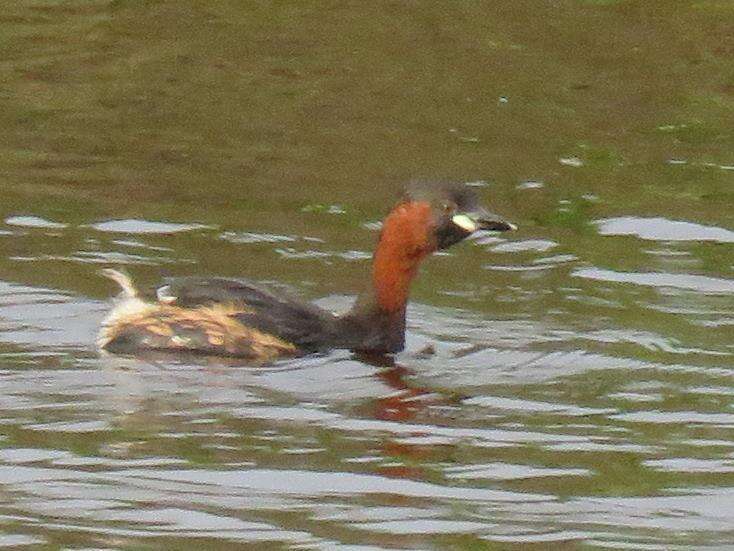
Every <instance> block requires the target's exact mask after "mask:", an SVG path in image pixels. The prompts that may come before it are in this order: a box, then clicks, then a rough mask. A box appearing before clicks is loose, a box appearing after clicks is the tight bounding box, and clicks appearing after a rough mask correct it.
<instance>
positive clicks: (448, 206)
mask: <svg viewBox="0 0 734 551" xmlns="http://www.w3.org/2000/svg"><path fill="white" fill-rule="evenodd" d="M441 208H442V209H443V212H444V213H445V214H451V213H453V212H454V211H455V210H456V207H455V206H454V205H453V204H452V203H444V204H443V205H441Z"/></svg>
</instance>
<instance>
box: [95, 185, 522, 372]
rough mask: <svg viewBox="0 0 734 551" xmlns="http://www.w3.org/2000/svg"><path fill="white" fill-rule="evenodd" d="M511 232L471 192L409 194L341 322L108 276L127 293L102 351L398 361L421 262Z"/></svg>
mask: <svg viewBox="0 0 734 551" xmlns="http://www.w3.org/2000/svg"><path fill="white" fill-rule="evenodd" d="M514 229H516V227H515V226H514V225H513V224H511V223H510V222H507V221H506V220H504V219H503V218H501V217H500V216H497V215H495V214H492V213H490V212H489V211H487V210H486V209H484V208H483V207H482V206H481V205H480V203H479V200H478V197H477V194H476V192H475V190H474V189H473V188H472V187H469V186H466V185H463V184H412V185H410V186H408V187H407V188H406V190H405V192H404V194H403V195H402V197H401V198H400V200H399V201H398V202H397V204H395V206H394V207H393V208H392V210H390V212H389V213H388V214H387V217H386V218H385V220H384V221H383V224H382V229H381V231H380V237H379V239H378V242H377V246H376V248H375V252H374V255H373V257H372V269H371V274H370V280H369V282H368V283H369V284H368V285H367V287H366V290H365V291H364V292H362V294H360V295H359V296H358V297H357V299H356V301H355V303H354V305H353V307H352V308H351V310H349V311H348V312H347V313H345V314H343V315H335V314H333V313H332V312H329V311H327V310H324V309H322V308H320V307H318V306H316V305H314V304H311V303H308V302H304V301H302V300H300V299H298V298H295V297H292V296H288V295H286V294H284V293H281V292H275V291H271V290H268V289H265V288H263V287H261V286H259V285H257V284H255V283H253V282H250V281H248V280H246V279H230V278H222V277H182V278H173V279H170V280H167V281H165V282H164V283H165V284H164V285H163V286H161V287H159V288H158V289H157V291H156V294H155V297H154V298H146V297H144V296H142V295H141V293H140V292H139V291H138V289H137V288H136V287H135V286H134V285H133V283H132V280H131V279H130V277H129V276H128V275H127V274H126V273H124V272H122V271H119V270H114V269H110V268H108V269H105V270H103V271H102V272H103V275H105V276H107V277H109V278H110V279H112V280H114V281H116V282H117V283H118V284H119V285H120V287H121V288H122V293H121V294H120V296H119V297H118V299H117V301H116V303H115V305H114V307H113V309H112V310H111V312H110V313H109V315H108V316H107V317H106V319H105V320H104V321H103V323H102V328H101V330H100V333H99V338H98V345H99V346H100V348H102V349H104V350H107V351H110V352H113V353H121V354H135V353H139V352H144V351H169V352H191V353H199V354H206V355H213V356H233V357H240V358H247V359H252V360H259V361H270V360H274V359H276V358H278V357H283V356H296V355H301V354H306V353H310V352H316V351H323V350H328V349H334V348H344V349H350V350H354V351H358V352H367V353H373V354H390V353H395V352H399V351H401V350H402V349H403V348H404V346H405V312H406V305H407V302H408V295H409V292H410V285H411V282H412V281H413V279H414V278H415V276H416V274H417V271H418V267H419V265H420V264H421V262H422V261H423V260H424V259H425V258H426V257H427V256H429V255H430V254H431V253H433V252H435V251H438V250H441V249H446V248H448V247H450V246H452V245H454V244H456V243H459V242H460V241H462V240H464V239H465V238H467V237H469V236H470V235H472V234H474V233H475V232H477V231H480V230H490V231H508V230H514Z"/></svg>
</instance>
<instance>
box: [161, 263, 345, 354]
mask: <svg viewBox="0 0 734 551" xmlns="http://www.w3.org/2000/svg"><path fill="white" fill-rule="evenodd" d="M156 295H157V297H158V300H159V301H160V302H161V303H164V304H170V305H174V306H180V307H185V308H195V307H198V306H212V305H215V304H232V305H234V306H235V307H241V311H240V312H239V313H237V314H234V315H235V316H236V318H237V319H238V320H239V321H241V322H242V323H244V324H245V325H248V326H250V327H255V328H257V329H259V330H260V331H263V332H266V333H270V334H273V335H275V336H277V337H280V338H281V339H284V340H286V341H288V342H291V343H293V344H295V345H296V346H298V347H299V348H302V349H304V350H316V349H319V348H322V347H324V346H325V345H328V343H329V342H330V341H331V340H333V336H332V335H333V331H334V322H335V320H336V318H335V316H334V315H333V314H331V313H330V312H327V311H326V310H323V309H321V308H319V307H318V306H315V305H313V304H310V303H308V302H305V301H302V300H300V299H298V298H295V297H292V296H288V295H287V294H284V293H280V292H278V293H277V294H276V293H274V292H272V291H270V290H268V289H265V288H263V287H261V286H259V285H257V284H255V283H253V282H251V281H247V280H245V279H229V278H221V277H213V278H203V277H184V278H172V279H168V280H166V281H165V284H164V285H163V286H161V287H159V288H158V289H157V290H156Z"/></svg>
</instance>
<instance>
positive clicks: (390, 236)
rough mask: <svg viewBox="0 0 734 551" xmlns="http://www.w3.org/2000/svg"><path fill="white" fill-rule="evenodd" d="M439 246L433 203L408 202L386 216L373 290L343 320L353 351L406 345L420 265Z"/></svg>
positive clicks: (391, 349) (395, 348) (387, 349)
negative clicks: (407, 318) (407, 317)
mask: <svg viewBox="0 0 734 551" xmlns="http://www.w3.org/2000/svg"><path fill="white" fill-rule="evenodd" d="M435 248H436V245H435V241H434V239H433V237H432V212H431V205H430V204H429V203H427V202H422V201H421V202H417V201H416V202H404V203H400V204H399V205H398V206H397V207H395V208H394V209H393V210H392V212H390V214H389V215H388V216H387V218H385V221H384V222H383V226H382V232H381V233H380V240H379V242H378V244H377V248H376V250H375V254H374V256H373V259H372V278H371V279H372V281H371V285H370V288H369V289H367V290H366V291H365V292H364V293H363V294H362V295H360V296H359V298H358V299H357V302H356V303H355V305H354V307H353V308H352V310H351V311H350V312H349V314H347V315H346V316H344V317H343V318H341V320H340V324H341V325H340V328H341V329H342V330H343V333H344V335H346V338H347V340H348V341H349V343H348V344H349V347H350V348H353V349H358V350H373V351H379V352H397V351H399V350H402V349H403V345H404V343H405V307H406V304H407V302H408V295H409V293H410V284H411V282H412V280H413V278H414V277H415V275H416V273H417V271H418V265H419V264H420V262H421V260H423V259H424V258H425V257H426V256H427V255H428V254H430V253H431V252H433V251H434V250H435Z"/></svg>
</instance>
